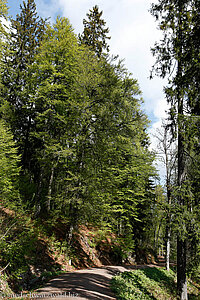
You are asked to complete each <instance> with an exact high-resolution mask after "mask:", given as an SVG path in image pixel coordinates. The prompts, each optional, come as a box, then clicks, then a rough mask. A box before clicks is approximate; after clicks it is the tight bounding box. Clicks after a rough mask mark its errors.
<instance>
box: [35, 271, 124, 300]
mask: <svg viewBox="0 0 200 300" xmlns="http://www.w3.org/2000/svg"><path fill="white" fill-rule="evenodd" d="M127 270H128V267H121V266H109V267H102V268H92V269H86V270H77V271H74V272H69V273H66V274H64V275H59V276H58V277H56V278H54V279H52V280H50V281H49V282H48V283H47V284H46V285H45V286H44V287H43V288H40V289H39V290H37V292H38V293H39V294H40V295H41V298H38V299H57V300H58V299H65V298H66V299H77V300H79V299H80V300H83V299H87V300H100V299H101V300H115V299H116V298H115V297H114V295H113V293H112V291H111V290H110V280H111V278H112V277H113V276H114V275H116V274H117V273H119V272H124V271H127ZM44 294H45V295H47V297H42V295H44ZM53 294H58V296H56V297H54V295H53ZM59 295H60V296H59Z"/></svg>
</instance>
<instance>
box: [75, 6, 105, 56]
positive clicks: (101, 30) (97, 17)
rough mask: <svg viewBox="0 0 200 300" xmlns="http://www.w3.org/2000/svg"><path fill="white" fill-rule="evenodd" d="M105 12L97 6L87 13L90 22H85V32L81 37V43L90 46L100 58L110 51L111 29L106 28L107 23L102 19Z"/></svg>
mask: <svg viewBox="0 0 200 300" xmlns="http://www.w3.org/2000/svg"><path fill="white" fill-rule="evenodd" d="M102 14H103V11H99V8H98V6H97V5H95V6H94V7H93V9H92V10H90V12H89V13H87V17H88V20H86V19H84V20H83V25H84V30H83V33H82V35H80V36H79V38H80V41H81V42H82V43H84V44H86V45H88V46H89V47H90V48H91V50H93V51H94V52H95V53H96V55H97V56H98V57H100V56H101V55H102V53H103V51H104V50H105V51H106V52H108V51H109V46H108V45H107V42H106V40H107V39H110V37H108V36H107V34H108V33H109V29H108V28H105V25H106V22H105V21H104V20H103V19H102Z"/></svg>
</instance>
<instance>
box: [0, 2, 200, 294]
mask: <svg viewBox="0 0 200 300" xmlns="http://www.w3.org/2000/svg"><path fill="white" fill-rule="evenodd" d="M168 2H169V3H168ZM172 2H176V5H175V6H173V4H174V3H172ZM183 2H184V3H183V4H180V3H179V1H166V3H165V4H164V3H163V1H159V4H157V5H152V10H151V13H152V15H153V16H155V18H156V19H157V21H160V25H159V26H160V29H161V30H162V31H163V32H164V38H163V40H162V41H161V43H160V44H156V45H155V47H154V49H152V52H153V55H154V56H155V57H156V63H155V66H154V68H153V71H152V76H154V74H156V75H159V76H161V77H166V76H168V74H169V75H170V76H169V84H168V86H167V87H166V88H165V94H166V98H167V100H168V102H169V103H171V109H170V111H169V115H168V120H166V121H165V122H164V123H163V127H162V128H161V131H160V132H159V134H158V142H159V152H160V151H162V153H163V155H164V156H163V157H164V162H165V167H166V184H165V186H164V187H162V186H161V185H158V184H157V182H158V181H157V178H158V177H157V172H156V169H155V167H154V161H155V157H156V152H152V151H150V150H149V145H150V139H149V136H148V133H147V129H148V125H149V121H148V118H147V116H146V114H145V113H144V111H143V110H142V108H141V104H142V102H143V99H142V96H141V91H140V88H139V85H138V82H137V80H136V79H134V78H133V77H132V74H130V73H129V72H128V70H127V69H126V67H125V66H124V65H123V62H122V61H121V60H120V59H119V57H113V56H112V55H110V53H109V45H108V40H109V39H110V36H109V29H108V28H107V27H106V22H105V21H104V20H103V18H102V12H101V11H99V8H98V7H97V6H95V7H93V9H91V10H90V11H89V13H88V14H87V18H86V19H84V20H83V24H84V31H83V33H81V34H80V35H79V36H77V35H75V33H74V30H73V27H72V25H71V24H70V21H69V20H68V19H67V18H62V17H58V18H57V20H56V22H55V24H51V23H50V22H49V21H48V20H44V19H42V18H41V17H40V16H38V14H37V11H36V6H35V3H34V0H27V1H26V2H23V5H22V6H21V7H20V14H19V15H17V16H16V18H15V19H10V25H9V28H6V27H5V26H4V25H3V24H4V22H3V18H6V17H7V7H6V1H4V0H0V16H1V17H3V18H1V23H0V35H1V43H0V48H1V51H0V53H1V57H0V59H1V64H0V86H1V92H0V165H1V168H0V199H1V216H2V220H1V224H0V225H1V227H0V230H1V237H0V253H1V258H0V264H1V267H2V269H3V271H2V272H4V273H6V274H7V276H9V278H11V279H10V280H11V282H15V281H17V280H18V279H19V278H21V277H22V275H23V274H25V273H27V270H29V271H30V261H29V260H30V258H32V257H33V256H34V255H36V256H37V249H36V248H37V247H36V246H35V245H36V244H34V243H36V240H37V239H38V238H39V237H40V238H41V235H46V237H48V238H51V239H53V241H54V242H55V244H56V243H57V245H58V246H57V248H56V249H57V251H60V252H64V253H65V254H66V256H67V258H68V259H70V258H72V257H73V256H74V255H75V254H74V252H73V249H74V239H75V238H74V236H75V233H77V232H78V231H79V230H80V228H81V226H86V228H93V229H94V228H98V232H101V235H102V239H104V238H105V236H106V235H107V234H113V236H114V238H113V239H114V240H115V241H117V243H115V246H114V247H113V248H112V251H113V253H114V256H115V259H116V260H118V261H119V262H122V261H123V262H124V261H130V260H131V259H132V260H133V259H136V260H139V259H141V256H142V255H143V257H145V255H146V254H152V253H153V255H154V256H155V257H156V256H157V255H158V254H161V253H162V254H163V255H166V261H167V268H169V259H170V258H172V259H174V260H175V259H176V252H177V251H178V252H177V253H178V257H180V259H182V260H181V261H177V264H178V269H177V270H178V293H179V294H180V295H181V294H183V293H185V292H183V287H184V288H185V283H184V278H186V274H188V275H189V276H193V277H195V278H198V276H199V271H200V270H199V267H200V265H199V255H200V248H199V246H200V244H199V234H200V232H199V221H200V218H199V178H200V173H199V164H200V156H199V121H200V119H199V74H200V73H199V66H200V64H199V58H200V55H199V38H198V37H199V3H198V1H183ZM172 8H173V9H172ZM174 70H175V71H174ZM5 212H7V213H8V215H9V218H6V217H5ZM59 226H60V227H62V229H64V238H62V240H59V242H58V238H57V235H56V232H55V228H57V227H59ZM177 238H178V242H177V244H176V239H177ZM170 245H171V251H170ZM177 246H178V248H177ZM34 251H35V252H34ZM186 260H187V264H186ZM183 265H184V267H182V266H183ZM180 266H181V267H180ZM179 267H180V268H179ZM20 276H21V277H20ZM18 284H19V280H18ZM181 291H182V292H181ZM181 297H182V298H181V299H186V298H183V296H181Z"/></svg>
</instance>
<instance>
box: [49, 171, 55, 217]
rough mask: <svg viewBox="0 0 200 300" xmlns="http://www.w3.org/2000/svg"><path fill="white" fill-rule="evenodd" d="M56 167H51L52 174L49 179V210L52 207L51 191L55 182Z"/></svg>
mask: <svg viewBox="0 0 200 300" xmlns="http://www.w3.org/2000/svg"><path fill="white" fill-rule="evenodd" d="M54 169H55V167H54V166H52V168H51V176H50V179H49V187H48V195H47V212H50V209H51V193H52V184H53V177H54Z"/></svg>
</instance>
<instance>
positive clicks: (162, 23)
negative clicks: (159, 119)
mask: <svg viewBox="0 0 200 300" xmlns="http://www.w3.org/2000/svg"><path fill="white" fill-rule="evenodd" d="M197 5H199V4H197V2H196V1H190V0H184V1H182V0H174V1H161V0H160V1H159V3H158V4H153V5H152V9H151V13H152V14H153V15H154V16H155V18H156V20H158V21H159V27H160V29H161V30H162V31H163V33H164V38H163V40H162V41H161V43H160V44H156V45H155V48H154V49H153V54H154V55H155V56H156V64H155V66H154V70H155V72H156V74H157V75H160V76H161V77H165V76H167V75H168V76H169V80H168V83H169V85H168V87H166V88H165V93H166V97H167V100H168V101H169V102H170V103H171V110H170V117H171V121H172V127H171V128H172V129H173V130H172V132H173V133H174V132H175V135H173V138H176V137H177V140H178V179H177V203H178V205H177V213H176V216H177V222H178V225H177V228H178V230H177V293H178V297H179V298H180V299H182V300H183V299H187V281H186V270H187V266H186V257H187V247H188V245H187V244H188V242H189V240H188V229H189V227H190V224H189V223H190V222H189V219H190V218H193V217H194V215H193V213H192V210H191V203H192V202H193V201H192V199H193V197H192V191H191V190H190V186H191V185H190V184H191V181H188V174H189V173H188V169H189V161H190V159H191V149H192V144H193V140H194V138H195V136H194V133H195V131H196V130H194V129H195V127H196V125H195V122H194V121H193V116H192V114H191V112H192V110H193V109H194V107H195V104H194V103H196V104H197V103H198V100H197V99H198V97H199V96H198V91H199V83H198V81H197V80H196V78H195V79H194V78H193V77H192V76H191V73H190V72H191V70H193V71H192V72H194V73H195V74H197V73H198V68H199V67H198V66H199V47H198V46H197V44H198V42H197V41H196V38H195V37H196V29H195V27H196V25H197V23H195V20H196V16H197V15H198V10H197V15H196V9H198V8H197ZM197 30H198V29H197ZM194 53H195V55H194V56H193V54H194ZM196 72H197V73H196ZM197 105H198V104H197ZM189 124H190V125H189ZM191 125H192V126H191ZM189 190H190V192H189ZM189 195H190V196H189ZM188 197H189V198H188ZM188 199H190V200H188ZM189 203H190V204H189ZM193 205H194V203H193V204H192V206H193ZM189 215H190V217H189ZM192 215H193V217H192Z"/></svg>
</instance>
